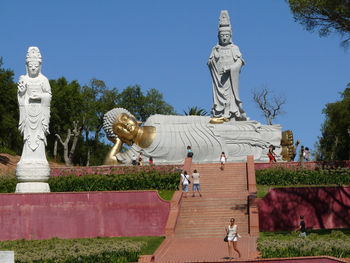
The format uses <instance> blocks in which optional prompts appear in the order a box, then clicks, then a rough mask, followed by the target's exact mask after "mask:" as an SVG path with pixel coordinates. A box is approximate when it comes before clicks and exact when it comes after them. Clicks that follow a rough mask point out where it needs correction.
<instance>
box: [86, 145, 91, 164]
mask: <svg viewBox="0 0 350 263" xmlns="http://www.w3.org/2000/svg"><path fill="white" fill-rule="evenodd" d="M86 159H87V160H86V166H90V148H89V149H88V152H87V158H86Z"/></svg>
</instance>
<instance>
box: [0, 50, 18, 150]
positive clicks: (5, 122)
mask: <svg viewBox="0 0 350 263" xmlns="http://www.w3.org/2000/svg"><path fill="white" fill-rule="evenodd" d="M2 66H3V61H2V58H1V57H0V147H1V148H3V149H4V148H7V149H10V150H12V151H15V152H16V153H17V154H20V153H21V150H22V138H21V135H20V133H19V131H18V118H19V113H18V103H17V85H16V83H15V82H14V81H13V77H14V73H13V71H12V70H9V69H4V68H3V67H2Z"/></svg>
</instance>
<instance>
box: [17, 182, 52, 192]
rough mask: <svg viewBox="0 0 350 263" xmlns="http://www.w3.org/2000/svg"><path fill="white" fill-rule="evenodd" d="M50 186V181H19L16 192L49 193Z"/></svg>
mask: <svg viewBox="0 0 350 263" xmlns="http://www.w3.org/2000/svg"><path fill="white" fill-rule="evenodd" d="M49 192H50V186H49V184H48V183H37V182H36V183H18V184H17V185H16V193H49Z"/></svg>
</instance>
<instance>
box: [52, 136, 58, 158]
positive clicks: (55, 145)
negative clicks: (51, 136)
mask: <svg viewBox="0 0 350 263" xmlns="http://www.w3.org/2000/svg"><path fill="white" fill-rule="evenodd" d="M57 144H58V139H57V137H56V139H55V143H54V144H53V159H54V160H55V162H57Z"/></svg>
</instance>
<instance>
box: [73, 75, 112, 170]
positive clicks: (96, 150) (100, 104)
mask: <svg viewBox="0 0 350 263" xmlns="http://www.w3.org/2000/svg"><path fill="white" fill-rule="evenodd" d="M81 92H82V96H83V98H84V104H83V133H84V145H85V147H84V149H81V150H82V151H84V152H86V163H85V164H86V165H87V166H88V165H90V164H96V162H98V161H101V163H102V162H103V159H104V157H105V154H106V153H107V152H106V151H105V150H104V148H105V147H104V146H103V145H102V144H103V143H102V144H101V142H100V139H101V137H103V133H102V124H103V115H104V114H105V113H106V112H107V111H109V110H110V109H112V108H114V107H115V105H116V103H117V98H118V91H117V89H116V88H111V89H109V88H107V86H106V84H105V82H104V81H103V80H98V79H95V78H94V79H92V80H91V82H90V85H89V86H83V87H82V90H81ZM82 159H83V158H80V159H79V161H81V160H82ZM101 163H100V164H101Z"/></svg>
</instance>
